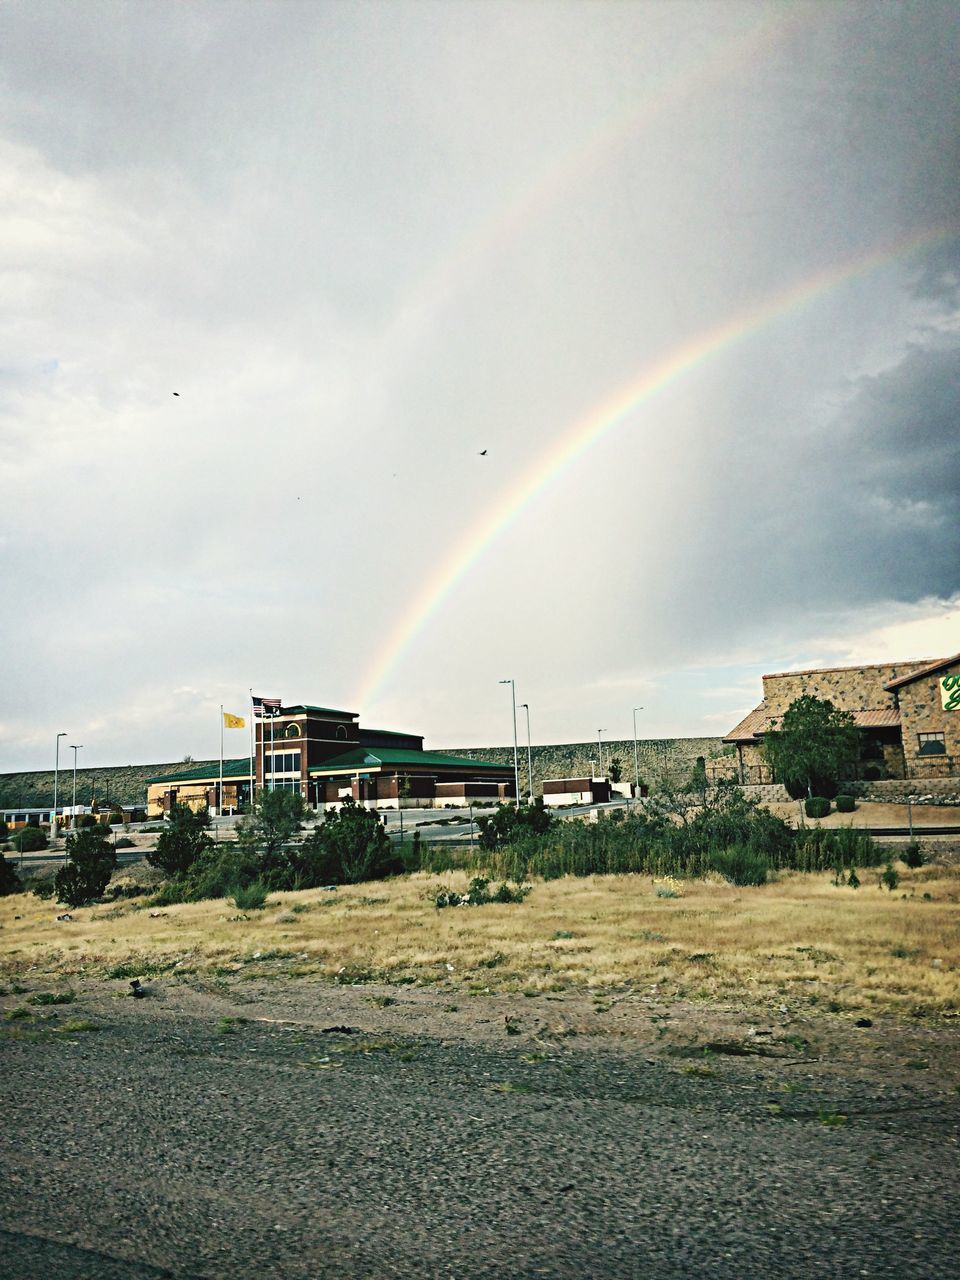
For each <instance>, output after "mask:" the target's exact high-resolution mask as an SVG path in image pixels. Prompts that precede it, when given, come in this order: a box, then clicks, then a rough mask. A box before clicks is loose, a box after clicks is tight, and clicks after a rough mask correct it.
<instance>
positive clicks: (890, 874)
mask: <svg viewBox="0 0 960 1280" xmlns="http://www.w3.org/2000/svg"><path fill="white" fill-rule="evenodd" d="M880 883H881V886H882V885H886V886H887V888H888V889H889V890H890V892H891V893H893V891H894V889H896V887H897V885H898V884H899V883H900V872H899V871H897V869H896V868H895V867H894V865H893V863H892V862H888V863H887V865H886V866H885V867H884V869H883V873H882V874H881V876H880Z"/></svg>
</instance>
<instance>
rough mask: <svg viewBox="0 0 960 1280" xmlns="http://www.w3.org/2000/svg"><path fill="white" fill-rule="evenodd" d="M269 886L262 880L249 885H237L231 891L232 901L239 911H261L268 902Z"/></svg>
mask: <svg viewBox="0 0 960 1280" xmlns="http://www.w3.org/2000/svg"><path fill="white" fill-rule="evenodd" d="M267 893H268V889H267V886H266V885H265V884H264V883H263V881H262V880H253V881H251V883H250V884H247V885H235V886H234V888H233V889H232V890H231V891H230V901H231V902H232V903H233V905H234V906H235V907H236V908H237V910H238V911H259V910H260V909H261V908H262V907H265V906H266V904H267Z"/></svg>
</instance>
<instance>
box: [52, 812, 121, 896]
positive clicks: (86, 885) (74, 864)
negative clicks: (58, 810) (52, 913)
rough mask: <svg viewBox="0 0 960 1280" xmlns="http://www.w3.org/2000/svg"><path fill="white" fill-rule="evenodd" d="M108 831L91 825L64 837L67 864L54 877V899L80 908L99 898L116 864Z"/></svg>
mask: <svg viewBox="0 0 960 1280" xmlns="http://www.w3.org/2000/svg"><path fill="white" fill-rule="evenodd" d="M109 837H110V832H109V831H107V830H105V829H104V828H103V827H100V826H97V825H94V826H92V827H84V828H83V829H82V830H80V831H75V832H71V833H70V835H68V836H67V858H68V861H67V864H66V866H63V867H61V868H60V870H59V871H58V872H57V874H56V876H55V877H54V884H55V886H56V891H57V897H58V898H59V899H60V901H61V902H65V903H66V904H67V906H70V907H82V906H84V904H86V903H88V902H93V901H94V899H96V898H99V897H101V896H102V894H103V891H104V889H106V887H107V883H108V881H109V879H110V877H111V875H112V874H113V870H114V868H115V867H116V865H117V855H116V853H115V852H114V849H113V845H112V844H111V843H110V839H109Z"/></svg>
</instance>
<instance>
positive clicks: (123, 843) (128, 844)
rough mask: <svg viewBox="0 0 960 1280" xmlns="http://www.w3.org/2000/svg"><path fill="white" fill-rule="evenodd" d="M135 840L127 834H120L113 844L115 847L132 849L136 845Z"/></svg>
mask: <svg viewBox="0 0 960 1280" xmlns="http://www.w3.org/2000/svg"><path fill="white" fill-rule="evenodd" d="M136 843H137V842H136V840H131V839H130V837H129V836H121V837H120V839H119V840H118V841H117V843H116V844H115V845H114V848H115V849H133V848H134V847H135V846H136Z"/></svg>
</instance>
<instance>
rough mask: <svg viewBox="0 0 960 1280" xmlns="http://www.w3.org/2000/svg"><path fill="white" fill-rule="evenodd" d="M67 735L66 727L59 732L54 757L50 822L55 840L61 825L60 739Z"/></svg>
mask: <svg viewBox="0 0 960 1280" xmlns="http://www.w3.org/2000/svg"><path fill="white" fill-rule="evenodd" d="M66 736H67V731H66V729H64V731H63V732H62V733H58V734H57V753H56V755H55V756H54V758H53V760H54V763H53V818H52V820H51V822H50V834H51V836H52V837H53V839H54V840H56V838H57V829H58V826H59V824H58V822H57V788H58V784H59V782H60V739H61V738H65V737H66Z"/></svg>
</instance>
